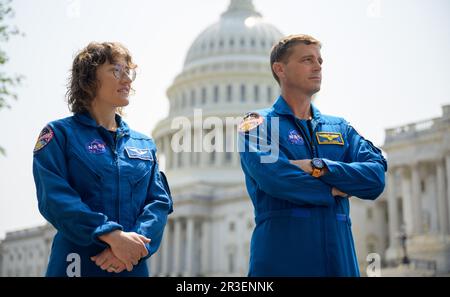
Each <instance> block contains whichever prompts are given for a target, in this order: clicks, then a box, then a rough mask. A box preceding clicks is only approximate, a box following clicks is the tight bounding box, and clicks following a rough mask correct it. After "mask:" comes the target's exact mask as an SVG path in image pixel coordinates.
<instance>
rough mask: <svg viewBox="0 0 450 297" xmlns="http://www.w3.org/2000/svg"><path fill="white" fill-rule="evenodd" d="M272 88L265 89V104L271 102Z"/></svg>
mask: <svg viewBox="0 0 450 297" xmlns="http://www.w3.org/2000/svg"><path fill="white" fill-rule="evenodd" d="M272 96H273V95H272V88H271V87H267V102H269V103H270V102H272V100H273V98H272Z"/></svg>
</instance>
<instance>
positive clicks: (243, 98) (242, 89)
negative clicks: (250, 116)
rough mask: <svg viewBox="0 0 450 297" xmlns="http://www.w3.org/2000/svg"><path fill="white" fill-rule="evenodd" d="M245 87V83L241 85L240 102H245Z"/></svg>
mask: <svg viewBox="0 0 450 297" xmlns="http://www.w3.org/2000/svg"><path fill="white" fill-rule="evenodd" d="M246 96H247V95H246V88H245V85H241V102H245V97H246Z"/></svg>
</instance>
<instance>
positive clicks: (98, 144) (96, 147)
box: [86, 139, 106, 155]
mask: <svg viewBox="0 0 450 297" xmlns="http://www.w3.org/2000/svg"><path fill="white" fill-rule="evenodd" d="M86 149H87V151H88V152H89V153H91V154H95V155H99V154H103V153H105V152H106V143H105V142H104V141H103V140H99V139H94V140H93V141H91V142H89V143H87V144H86Z"/></svg>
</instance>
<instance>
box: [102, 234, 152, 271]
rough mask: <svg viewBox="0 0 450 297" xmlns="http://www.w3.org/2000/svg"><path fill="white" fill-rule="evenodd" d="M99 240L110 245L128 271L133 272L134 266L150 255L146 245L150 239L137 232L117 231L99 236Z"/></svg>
mask: <svg viewBox="0 0 450 297" xmlns="http://www.w3.org/2000/svg"><path fill="white" fill-rule="evenodd" d="M99 239H101V240H102V241H104V242H106V243H107V244H109V246H110V247H111V251H112V253H113V254H114V255H115V256H116V257H117V258H118V259H119V260H120V261H122V262H123V263H124V264H125V266H126V268H127V270H128V271H131V270H133V265H137V264H138V262H139V260H140V259H141V258H142V257H145V256H147V255H148V251H147V248H146V246H145V244H146V243H149V242H150V239H149V238H147V237H145V236H143V235H140V234H137V233H135V232H123V231H121V230H115V231H113V232H110V233H107V234H104V235H102V236H99Z"/></svg>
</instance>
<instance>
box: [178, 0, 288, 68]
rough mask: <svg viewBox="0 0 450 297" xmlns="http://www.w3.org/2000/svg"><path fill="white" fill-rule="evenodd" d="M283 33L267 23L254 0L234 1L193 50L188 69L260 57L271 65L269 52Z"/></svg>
mask: <svg viewBox="0 0 450 297" xmlns="http://www.w3.org/2000/svg"><path fill="white" fill-rule="evenodd" d="M280 36H281V32H280V31H279V30H278V29H277V28H276V27H275V26H273V25H272V24H270V23H268V22H266V21H265V20H264V19H263V18H262V15H261V14H260V13H259V12H257V11H256V10H255V7H254V5H253V3H252V1H251V0H245V1H242V0H233V1H231V3H230V5H229V7H228V10H227V11H226V12H224V13H223V14H222V15H221V18H220V20H219V21H218V22H216V23H215V24H213V25H211V26H209V27H207V28H206V29H205V30H204V31H203V32H202V33H201V34H200V35H199V36H198V37H197V38H196V39H195V41H194V42H193V44H192V46H191V47H190V49H189V51H188V53H187V56H186V60H185V63H184V68H185V69H189V68H190V67H195V66H199V65H202V64H207V63H210V62H211V61H212V60H217V59H230V58H232V59H236V60H239V59H246V58H248V56H251V57H252V58H255V56H259V57H260V58H262V60H263V61H265V62H267V60H268V57H267V53H268V52H270V49H271V47H272V45H273V44H274V43H275V42H276V41H277V40H278V39H279V38H280Z"/></svg>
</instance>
